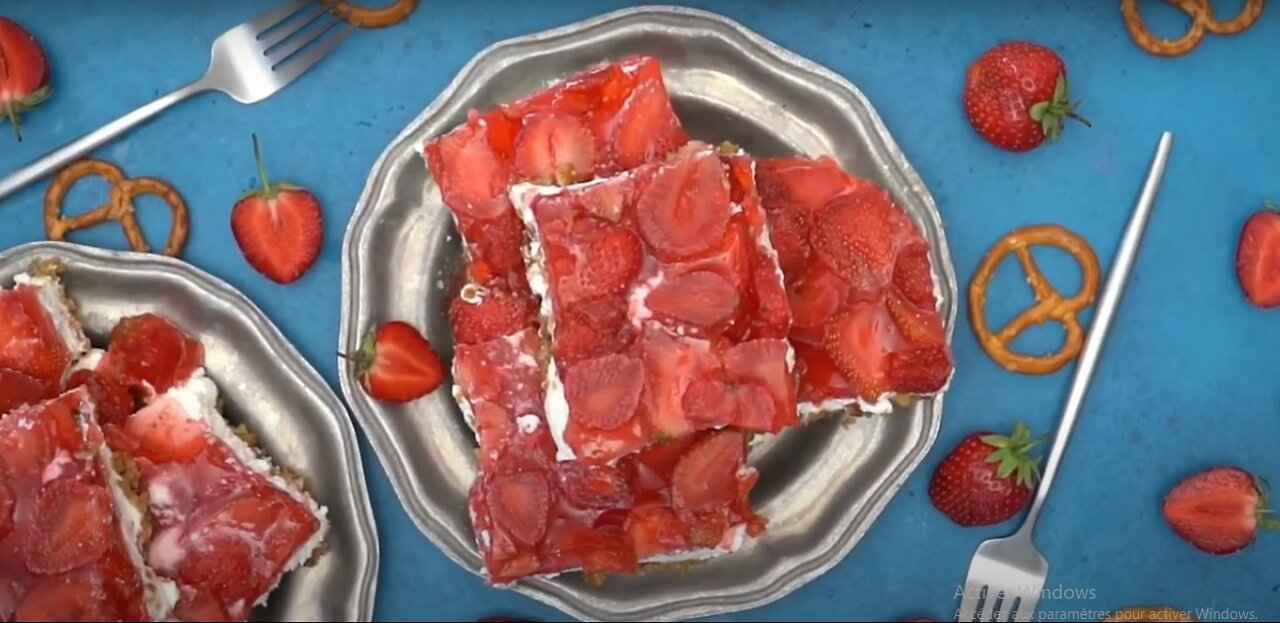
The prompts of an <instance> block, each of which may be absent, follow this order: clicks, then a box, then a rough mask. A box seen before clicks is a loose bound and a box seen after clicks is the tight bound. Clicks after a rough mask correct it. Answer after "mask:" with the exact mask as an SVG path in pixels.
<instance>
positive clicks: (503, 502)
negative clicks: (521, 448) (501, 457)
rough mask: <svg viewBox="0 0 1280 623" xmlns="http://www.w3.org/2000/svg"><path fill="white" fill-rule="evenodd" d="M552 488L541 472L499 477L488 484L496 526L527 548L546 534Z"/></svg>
mask: <svg viewBox="0 0 1280 623" xmlns="http://www.w3.org/2000/svg"><path fill="white" fill-rule="evenodd" d="M550 509H551V487H550V486H549V485H548V483H547V479H546V478H545V477H544V476H543V475H542V474H540V473H535V472H522V473H516V474H506V475H500V476H497V477H495V478H494V479H493V481H492V482H491V483H489V512H490V515H491V516H492V517H493V522H494V524H495V525H496V526H497V527H498V528H500V529H501V530H502V531H503V532H505V533H506V534H507V535H508V536H510V537H511V538H512V539H514V540H516V541H517V542H519V543H522V544H524V545H526V546H533V545H536V544H537V543H538V542H539V541H541V540H542V537H543V536H544V535H545V534H546V533H547V521H548V519H547V516H548V514H549V512H550Z"/></svg>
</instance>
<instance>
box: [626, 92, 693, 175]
mask: <svg viewBox="0 0 1280 623" xmlns="http://www.w3.org/2000/svg"><path fill="white" fill-rule="evenodd" d="M615 123H616V124H617V125H616V126H615V128H614V131H613V148H614V150H615V157H616V160H617V163H616V164H617V165H618V169H619V170H624V171H625V170H627V169H633V168H635V167H638V166H640V165H641V164H644V163H646V162H649V161H650V160H652V159H654V158H655V157H657V156H660V155H662V154H665V153H668V152H670V151H671V150H673V149H675V148H676V147H678V146H680V145H681V144H682V143H684V141H685V135H684V131H683V130H682V129H681V128H680V122H679V120H678V119H677V118H676V115H675V111H674V110H672V108H671V102H670V100H668V99H667V96H666V94H665V89H664V88H663V86H662V83H661V82H658V81H657V80H646V81H644V82H641V83H639V84H637V85H636V88H635V90H634V91H633V92H632V93H631V97H630V98H628V99H627V103H626V104H624V105H623V108H622V111H621V112H620V113H619V114H618V117H617V120H616V121H615Z"/></svg>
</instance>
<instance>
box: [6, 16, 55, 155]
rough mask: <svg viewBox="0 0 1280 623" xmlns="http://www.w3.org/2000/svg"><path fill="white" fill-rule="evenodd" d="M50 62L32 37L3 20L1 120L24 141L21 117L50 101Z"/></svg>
mask: <svg viewBox="0 0 1280 623" xmlns="http://www.w3.org/2000/svg"><path fill="white" fill-rule="evenodd" d="M52 93H53V91H52V89H51V88H50V87H49V61H48V59H46V58H45V55H44V50H43V49H42V48H41V47H40V44H39V43H38V42H37V41H36V39H35V37H32V36H31V33H29V32H27V31H26V30H24V29H23V28H22V26H19V25H18V24H17V23H16V22H14V21H13V20H10V19H8V18H6V17H0V120H7V121H8V122H9V124H10V125H12V126H13V133H14V135H15V136H17V137H18V140H19V141H21V140H22V126H21V123H20V119H19V115H20V114H21V113H25V112H27V111H29V110H31V109H33V108H35V107H37V106H39V105H40V104H42V103H44V101H45V100H47V99H49V96H50V95H51V94H52Z"/></svg>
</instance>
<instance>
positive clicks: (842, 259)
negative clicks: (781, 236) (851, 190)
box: [809, 195, 905, 291]
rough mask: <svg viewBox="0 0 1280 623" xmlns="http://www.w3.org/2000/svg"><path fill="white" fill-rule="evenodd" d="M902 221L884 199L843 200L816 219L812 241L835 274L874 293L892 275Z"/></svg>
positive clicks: (819, 255) (852, 198)
mask: <svg viewBox="0 0 1280 623" xmlns="http://www.w3.org/2000/svg"><path fill="white" fill-rule="evenodd" d="M902 218H905V217H904V216H902V215H901V214H900V213H899V210H898V209H897V208H896V207H894V205H893V204H892V203H891V202H890V201H889V200H888V198H887V197H884V196H883V195H857V196H853V197H841V198H839V199H836V200H835V201H832V202H831V204H830V205H828V206H827V207H826V208H825V209H823V210H822V212H820V213H818V214H817V215H816V216H815V218H814V221H813V227H812V229H811V230H810V234H809V236H810V238H809V239H810V242H811V243H812V244H813V252H814V253H815V254H817V256H818V257H819V258H821V259H822V261H823V262H826V264H827V266H830V267H831V269H832V270H834V271H835V272H836V274H838V275H840V276H841V277H843V278H844V279H846V280H847V281H849V282H850V284H852V285H853V286H854V287H855V288H857V289H858V290H860V291H872V290H875V289H877V288H879V287H880V286H881V285H883V284H884V283H886V282H888V281H889V279H890V276H891V275H892V272H893V263H894V258H895V257H896V254H897V248H896V247H897V236H898V232H899V231H900V229H899V228H900V221H901V219H902Z"/></svg>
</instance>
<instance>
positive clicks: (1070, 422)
mask: <svg viewBox="0 0 1280 623" xmlns="http://www.w3.org/2000/svg"><path fill="white" fill-rule="evenodd" d="M1172 144H1173V135H1172V134H1170V133H1169V132H1165V133H1164V134H1163V135H1161V137H1160V142H1159V144H1158V145H1157V147H1156V153H1155V158H1153V159H1152V162H1151V168H1150V170H1149V171H1148V172H1147V180H1146V183H1144V184H1143V186H1142V194H1141V195H1139V197H1138V203H1137V205H1136V206H1134V209H1133V214H1132V215H1131V216H1130V217H1129V224H1128V226H1127V227H1126V228H1125V232H1124V237H1123V238H1121V240H1120V248H1119V250H1118V251H1117V252H1116V259H1115V265H1114V266H1113V267H1112V268H1111V273H1110V274H1109V275H1108V276H1107V284H1106V286H1105V288H1104V289H1103V292H1102V299H1101V301H1100V302H1099V303H1098V309H1097V312H1096V314H1095V315H1094V319H1093V326H1092V327H1090V329H1089V336H1088V337H1087V338H1086V339H1085V343H1084V349H1083V350H1082V351H1081V355H1080V361H1079V363H1078V364H1077V367H1076V371H1075V376H1074V378H1072V380H1071V391H1070V392H1069V393H1068V394H1067V402H1066V405H1065V407H1064V408H1063V412H1062V420H1061V421H1060V422H1059V423H1058V431H1057V433H1055V434H1054V437H1053V447H1052V448H1050V449H1049V456H1048V462H1047V463H1046V464H1045V468H1044V476H1043V478H1041V480H1040V486H1039V488H1037V489H1036V496H1035V499H1034V500H1033V501H1032V502H1031V508H1030V510H1028V511H1027V516H1026V518H1025V519H1024V520H1023V522H1022V527H1020V528H1019V529H1018V531H1017V532H1015V533H1014V534H1013V535H1012V536H1008V537H1004V538H999V539H991V540H988V541H986V542H984V543H982V545H979V546H978V551H977V553H975V554H974V555H973V560H972V561H970V563H969V576H968V577H967V578H966V579H965V582H964V593H963V595H964V596H963V598H962V599H961V602H960V610H959V619H960V620H961V621H1030V620H1031V617H1033V616H1034V615H1035V612H1036V604H1037V603H1039V601H1040V595H1041V593H1042V591H1043V589H1044V581H1045V578H1046V577H1048V575H1049V563H1048V561H1046V560H1045V559H1044V556H1043V555H1041V554H1040V551H1039V550H1037V549H1036V545H1035V540H1034V533H1035V528H1036V520H1037V519H1038V518H1039V517H1040V511H1041V509H1043V508H1044V502H1045V499H1046V498H1048V497H1049V487H1050V486H1051V485H1052V484H1053V479H1054V477H1055V476H1056V475H1057V473H1058V465H1059V464H1060V463H1061V462H1062V455H1063V452H1064V450H1066V447H1067V440H1068V439H1070V437H1071V429H1072V427H1074V426H1075V423H1076V416H1078V415H1079V414H1080V407H1081V405H1082V404H1083V403H1084V398H1085V394H1086V393H1087V392H1088V390H1089V382H1090V381H1091V380H1092V378H1093V371H1094V368H1095V367H1096V366H1097V363H1098V355H1099V353H1100V352H1101V350H1102V343H1103V341H1105V340H1106V338H1107V330H1108V329H1110V327H1111V319H1112V318H1113V317H1114V316H1115V313H1116V307H1117V305H1119V302H1120V296H1121V294H1122V293H1123V292H1124V286H1125V283H1126V282H1127V281H1128V279H1129V271H1130V269H1131V268H1133V262H1134V259H1135V257H1136V256H1137V254H1138V246H1139V244H1140V243H1141V241H1142V234H1143V232H1144V231H1145V230H1146V227H1147V220H1148V217H1149V216H1150V215H1151V207H1152V205H1153V204H1154V203H1155V197H1156V190H1157V189H1158V188H1159V187H1160V181H1161V179H1162V178H1163V177H1164V168H1165V163H1166V162H1167V161H1168V159H1169V149H1170V147H1171V146H1172Z"/></svg>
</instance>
